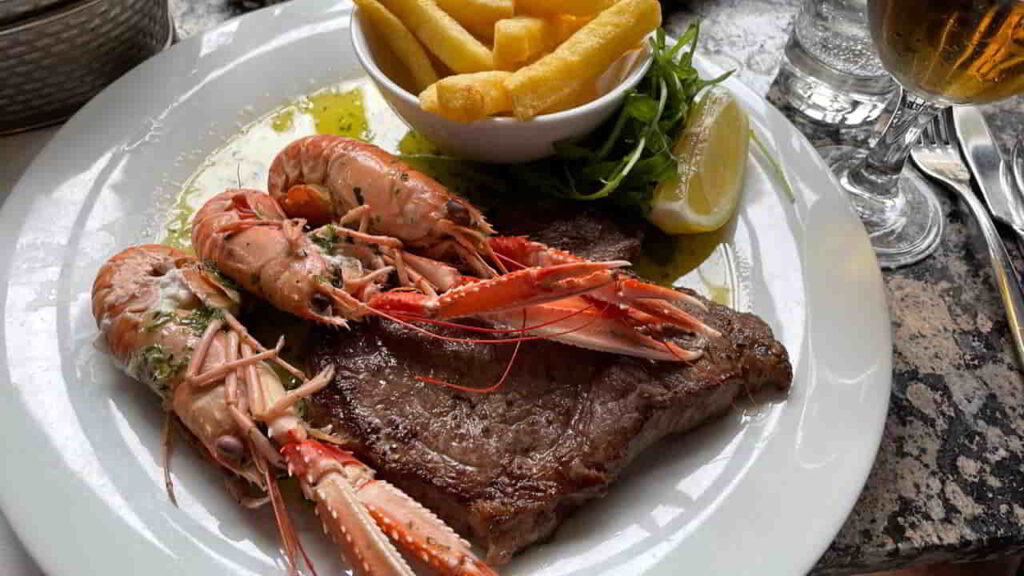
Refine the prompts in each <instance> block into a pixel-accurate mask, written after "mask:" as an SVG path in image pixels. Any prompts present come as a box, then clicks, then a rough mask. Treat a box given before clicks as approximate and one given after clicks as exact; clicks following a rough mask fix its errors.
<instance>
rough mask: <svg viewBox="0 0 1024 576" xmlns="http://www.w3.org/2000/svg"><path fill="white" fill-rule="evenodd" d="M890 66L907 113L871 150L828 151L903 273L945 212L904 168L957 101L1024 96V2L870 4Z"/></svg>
mask: <svg viewBox="0 0 1024 576" xmlns="http://www.w3.org/2000/svg"><path fill="white" fill-rule="evenodd" d="M868 17H869V18H868V19H869V23H870V28H871V35H872V38H873V39H874V42H875V45H876V46H877V48H878V53H879V56H880V57H881V60H882V63H883V65H884V66H885V68H886V70H888V71H889V72H890V73H892V75H893V76H894V77H895V78H896V80H897V81H898V82H899V83H900V84H901V85H902V86H903V91H902V92H901V96H900V102H899V108H898V109H897V110H896V112H895V113H894V115H893V117H892V119H891V120H890V121H889V125H888V127H887V128H886V129H885V132H884V133H883V134H882V136H881V138H880V139H879V141H878V143H877V144H876V145H875V147H874V148H872V149H871V150H870V151H867V150H860V149H857V148H849V147H831V148H823V149H822V150H820V152H821V153H822V155H823V156H824V157H825V159H826V161H828V162H829V164H830V165H831V166H832V170H833V171H834V173H835V175H836V177H837V179H838V180H839V183H840V185H841V186H842V187H843V189H844V190H845V191H846V192H847V194H848V195H849V198H850V201H851V203H852V204H853V207H854V208H855V209H856V211H857V212H858V214H859V215H860V217H861V220H863V222H864V227H865V228H866V229H867V231H868V235H869V236H870V237H871V243H872V245H873V246H874V248H875V254H876V255H877V256H878V261H879V264H881V266H882V267H883V268H896V267H899V266H904V265H907V264H912V263H914V262H917V261H919V260H921V259H923V258H925V257H926V256H928V255H929V254H931V253H932V251H934V250H935V247H936V246H937V245H938V242H939V238H940V237H941V233H942V223H943V217H942V211H941V208H940V206H939V203H938V200H937V199H936V198H935V196H934V192H933V191H932V188H931V187H930V186H928V185H927V184H926V183H924V182H923V181H922V180H921V179H920V178H919V177H915V176H914V175H913V173H912V172H904V171H903V167H904V164H905V162H906V159H907V156H908V155H909V154H910V149H911V147H912V146H913V145H914V144H915V143H916V142H917V139H918V136H920V134H921V131H922V130H923V129H924V127H925V126H926V125H927V124H928V123H929V122H930V121H931V120H932V118H933V117H934V116H935V114H937V113H938V112H939V111H941V110H942V109H943V108H945V107H947V106H949V105H951V104H972V103H982V102H991V101H994V100H999V99H1002V98H1007V97H1009V96H1012V95H1014V94H1018V93H1020V92H1022V91H1024V0H868Z"/></svg>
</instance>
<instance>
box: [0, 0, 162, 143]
mask: <svg viewBox="0 0 1024 576" xmlns="http://www.w3.org/2000/svg"><path fill="white" fill-rule="evenodd" d="M9 1H10V0H0V5H5V4H6V3H7V2H9ZM16 1H18V2H22V1H23V0H16ZM36 1H37V2H39V1H40V0H36ZM42 1H45V0H42ZM173 39H174V25H173V23H172V22H171V19H170V15H169V13H168V8H167V0H80V1H77V2H73V3H71V4H67V5H62V6H60V7H58V8H56V9H52V10H49V11H46V12H44V13H42V14H39V15H36V16H33V17H31V18H29V19H24V20H19V21H16V22H14V23H9V24H6V25H2V26H0V54H2V55H3V57H2V58H0V78H2V79H3V81H2V82H0V134H3V133H10V132H17V131H20V130H27V129H30V128H35V127H39V126H44V125H46V124H52V123H55V122H59V121H61V120H64V119H65V118H67V117H68V116H70V115H71V114H73V113H74V112H75V111H76V110H77V109H78V108H79V107H80V106H81V105H82V104H84V103H85V102H87V101H88V100H89V99H90V98H92V97H93V96H94V95H95V94H96V93H97V92H99V91H100V90H102V89H103V87H105V86H106V85H107V84H110V83H111V82H113V81H114V80H116V79H117V78H118V77H120V76H121V75H122V74H124V73H125V72H127V71H128V70H130V69H131V68H133V67H134V66H135V65H136V64H138V63H139V62H142V61H143V60H145V59H146V58H149V57H150V56H152V55H153V54H155V53H157V52H159V51H160V50H162V49H163V48H165V47H166V46H168V45H170V43H171V42H172V41H173Z"/></svg>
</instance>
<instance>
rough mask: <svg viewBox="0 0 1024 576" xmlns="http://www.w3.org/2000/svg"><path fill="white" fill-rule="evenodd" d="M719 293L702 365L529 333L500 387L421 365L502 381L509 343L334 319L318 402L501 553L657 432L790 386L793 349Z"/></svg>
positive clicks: (523, 541)
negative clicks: (340, 324) (481, 389)
mask: <svg viewBox="0 0 1024 576" xmlns="http://www.w3.org/2000/svg"><path fill="white" fill-rule="evenodd" d="M708 306H709V311H708V312H706V313H697V312H695V313H697V314H698V315H699V316H701V317H702V319H703V320H704V321H705V322H707V323H708V324H709V325H711V326H713V327H715V328H717V329H718V330H719V331H721V332H722V333H723V335H724V336H723V337H722V338H714V339H711V340H709V341H708V342H707V343H706V345H705V349H706V354H705V355H704V357H703V358H701V359H700V360H699V361H697V362H695V363H694V364H693V365H689V366H686V365H680V364H675V363H667V362H661V363H659V362H652V361H648V360H641V359H637V358H630V357H625V356H617V355H613V354H604V353H599V352H592V351H589V350H582V349H578V348H573V347H569V346H566V345H563V344H557V343H553V342H543V341H535V342H526V343H524V344H523V345H522V348H521V349H520V352H519V358H518V360H517V361H516V363H515V365H514V367H513V368H512V371H511V373H510V376H509V378H508V380H507V381H506V383H505V384H504V387H503V388H502V389H501V390H500V391H499V392H496V393H492V394H472V393H466V392H459V391H455V390H452V389H451V388H447V387H443V386H440V385H437V384H427V383H423V382H420V381H417V380H416V377H417V376H432V377H435V378H441V379H444V380H446V381H448V382H453V383H459V384H463V385H470V386H487V385H490V384H492V383H494V382H495V381H497V379H498V378H500V375H501V373H502V371H503V370H504V369H505V366H506V363H507V361H508V359H509V356H510V354H511V346H510V345H504V346H495V345H485V344H464V343H452V342H442V341H439V340H435V339H430V338H427V337H425V336H423V335H420V334H418V333H416V332H413V331H412V330H410V329H408V328H404V327H402V326H399V325H397V324H394V323H390V322H386V321H385V322H378V321H374V320H370V321H368V322H364V323H360V324H358V325H356V326H354V327H353V329H352V330H351V331H341V332H339V331H334V330H326V329H325V330H323V331H322V332H321V333H320V334H318V335H317V337H316V338H314V341H315V342H317V344H315V345H314V347H313V350H312V353H311V354H312V356H311V359H310V364H311V365H312V367H313V368H315V369H317V370H319V369H321V368H323V367H325V366H327V365H328V364H334V365H335V366H336V367H337V372H336V376H335V380H334V382H333V385H332V386H330V387H328V388H327V389H326V390H324V391H323V392H321V393H320V394H318V395H317V396H316V397H314V398H313V399H312V402H311V409H310V414H309V416H310V418H311V420H312V421H313V423H314V424H316V425H321V426H322V425H326V424H332V425H333V426H334V430H335V431H336V432H337V433H339V434H340V435H341V436H342V437H343V438H345V439H346V441H348V442H350V443H351V445H350V448H351V449H352V450H354V451H355V452H356V454H357V455H358V456H359V457H360V458H363V459H364V460H365V461H366V462H367V463H369V464H370V465H371V466H373V467H374V468H375V469H377V470H378V471H379V475H380V477H382V478H385V479H387V480H389V481H391V482H393V483H394V484H396V485H397V486H399V487H400V488H401V489H403V490H405V491H406V492H407V493H409V494H410V495H412V496H413V497H414V498H416V499H417V500H419V501H420V502H422V503H423V504H424V505H426V506H428V507H430V508H431V509H433V510H434V511H435V512H437V513H438V515H440V516H441V517H442V518H443V519H444V520H445V521H446V522H448V523H449V524H450V525H451V526H453V527H455V528H456V530H458V531H460V532H461V533H462V534H464V535H467V536H469V537H470V538H471V539H473V540H475V541H476V542H477V543H479V544H481V545H482V546H484V547H485V548H486V549H487V560H488V562H491V563H493V564H499V563H502V562H505V561H507V560H508V559H509V558H510V557H511V556H512V555H513V554H514V553H515V552H517V551H519V550H521V549H523V548H524V547H526V546H528V545H530V544H531V543H534V542H537V541H538V540H542V539H544V538H547V537H548V536H549V535H550V534H551V533H552V532H553V531H554V530H555V527H556V526H557V525H558V524H559V523H560V522H561V521H562V519H563V518H564V517H565V516H566V514H567V513H569V512H570V511H571V510H572V509H573V508H575V507H577V506H579V505H580V504H582V503H584V502H586V501H587V500H589V499H591V498H594V497H597V496H600V495H601V494H603V493H604V492H605V490H606V489H607V488H608V485H609V484H610V483H611V482H612V481H613V480H614V479H615V477H616V476H617V475H618V473H619V471H620V470H621V469H622V468H623V467H624V466H625V465H626V464H627V463H628V462H629V461H630V459H631V458H632V457H633V456H635V455H636V454H637V453H638V452H639V451H640V450H643V449H644V448H645V447H646V446H648V445H650V444H651V443H652V442H653V441H655V440H657V439H658V438H661V437H663V436H665V435H667V434H672V433H679V432H683V431H686V430H689V429H691V428H693V427H695V426H698V425H700V424H701V423H704V422H707V421H708V420H711V419H713V418H715V417H717V416H719V415H721V414H723V413H725V412H726V411H727V410H728V409H729V407H730V405H731V403H732V401H733V400H734V398H736V397H737V396H738V395H740V394H746V393H748V392H754V391H756V390H758V389H760V388H763V387H773V388H779V389H784V388H786V387H788V386H789V383H790V380H791V377H792V373H791V368H790V365H789V361H788V358H787V354H786V351H785V349H783V347H782V345H781V344H779V343H778V342H776V341H775V340H774V339H773V338H772V334H771V330H770V329H769V328H768V326H767V325H765V324H764V322H762V321H761V320H760V319H758V318H756V317H755V316H752V315H749V314H740V313H737V312H734V311H732V310H730V309H728V308H725V307H722V306H718V305H715V304H711V303H709V304H708ZM438 331H439V332H443V331H442V330H438ZM448 333H449V334H454V332H448ZM458 335H461V336H465V332H461V333H459V334H458Z"/></svg>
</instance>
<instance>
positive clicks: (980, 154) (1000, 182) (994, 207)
mask: <svg viewBox="0 0 1024 576" xmlns="http://www.w3.org/2000/svg"><path fill="white" fill-rule="evenodd" d="M952 116H953V125H954V126H955V127H956V134H957V137H958V138H959V140H960V147H961V150H963V153H964V157H965V158H966V159H967V164H968V166H970V168H971V174H972V175H973V176H974V181H975V182H977V183H978V188H979V189H980V190H981V195H982V197H984V198H985V203H986V204H988V209H989V211H991V213H992V217H993V218H995V219H996V220H997V221H999V222H1002V223H1003V224H1006V225H1007V226H1009V227H1010V228H1012V229H1013V231H1014V232H1016V234H1017V242H1018V246H1020V247H1021V250H1022V251H1024V196H1022V195H1021V194H1020V193H1019V192H1018V189H1017V188H1015V183H1014V182H1013V178H1014V177H1013V175H1012V174H1011V168H1010V166H1009V165H1008V164H1007V163H1006V162H1004V161H1003V156H1002V154H1000V153H999V147H998V146H997V145H996V143H995V140H994V139H993V138H992V132H991V131H990V130H989V128H988V124H987V123H986V122H985V117H984V116H982V114H981V111H980V110H978V109H977V108H974V107H965V106H959V107H955V108H953V112H952ZM1016 186H1019V183H1017V184H1016Z"/></svg>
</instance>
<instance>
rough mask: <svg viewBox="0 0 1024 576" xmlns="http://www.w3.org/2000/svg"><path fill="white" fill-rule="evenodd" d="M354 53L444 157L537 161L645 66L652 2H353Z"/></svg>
mask: <svg viewBox="0 0 1024 576" xmlns="http://www.w3.org/2000/svg"><path fill="white" fill-rule="evenodd" d="M355 3H356V9H355V10H354V11H353V14H352V24H351V26H350V30H351V35H352V45H353V47H354V49H355V52H356V56H357V58H358V59H359V61H360V63H361V64H362V65H363V67H364V68H365V69H366V72H367V74H369V76H370V77H371V79H372V80H373V81H374V83H375V84H376V85H377V87H378V89H380V91H381V94H382V95H383V96H384V98H385V100H387V102H388V104H389V105H390V106H391V107H392V108H393V109H394V110H395V112H396V113H397V114H398V115H399V116H401V117H402V119H404V120H405V122H406V123H407V124H409V125H410V126H411V127H412V128H413V129H415V130H416V131H418V132H420V133H421V134H423V135H424V136H426V137H427V138H428V139H429V140H430V141H431V142H433V143H434V144H436V145H437V146H438V147H440V148H441V149H442V150H445V151H446V152H448V153H451V154H454V155H457V156H460V157H464V158H468V159H471V160H477V161H482V162H493V163H518V162H528V161H531V160H537V159H540V158H543V157H546V156H550V155H552V154H554V153H555V148H554V145H555V143H556V142H559V141H562V140H571V139H574V138H580V137H582V136H585V135H586V134H588V133H590V132H592V131H593V130H594V129H596V128H597V127H598V126H600V125H601V123H602V122H604V121H605V120H607V119H608V118H609V117H610V116H611V115H612V114H613V113H614V112H615V111H616V110H618V109H619V108H620V107H621V105H622V103H623V100H624V99H625V97H626V93H627V92H628V91H629V90H630V89H632V88H633V87H635V86H636V85H637V84H638V83H639V82H640V80H641V79H642V78H643V76H644V74H645V73H646V72H647V69H648V68H649V67H650V64H651V49H650V46H649V44H648V41H647V38H648V36H649V35H650V34H651V33H652V32H653V31H654V30H655V29H656V28H657V27H658V26H659V25H660V23H661V8H660V5H659V4H658V1H657V0H618V1H616V0H355Z"/></svg>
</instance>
